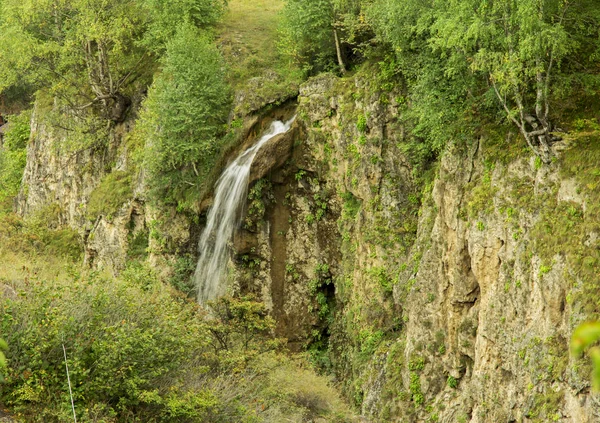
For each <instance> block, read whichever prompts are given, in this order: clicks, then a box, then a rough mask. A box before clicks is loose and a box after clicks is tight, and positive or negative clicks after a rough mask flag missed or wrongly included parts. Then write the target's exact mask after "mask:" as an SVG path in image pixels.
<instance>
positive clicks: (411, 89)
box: [367, 0, 600, 161]
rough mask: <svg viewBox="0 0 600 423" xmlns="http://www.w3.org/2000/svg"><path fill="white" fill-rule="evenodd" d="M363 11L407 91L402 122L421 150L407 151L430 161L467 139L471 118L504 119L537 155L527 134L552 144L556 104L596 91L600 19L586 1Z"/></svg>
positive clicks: (475, 2)
mask: <svg viewBox="0 0 600 423" xmlns="http://www.w3.org/2000/svg"><path fill="white" fill-rule="evenodd" d="M367 10H368V13H367V16H368V20H369V22H370V23H371V25H372V26H373V28H374V29H375V32H376V33H377V35H378V36H379V38H380V39H381V40H383V41H385V42H387V43H389V44H390V45H391V46H392V47H393V51H394V52H395V53H396V58H395V60H394V61H393V63H394V64H395V66H396V67H397V73H398V74H399V75H402V77H403V80H404V85H405V87H406V94H407V95H406V96H405V97H406V99H407V100H408V101H409V102H410V107H409V108H408V110H407V114H406V116H407V118H408V119H409V121H410V122H412V123H413V124H414V128H413V129H412V133H413V134H414V135H417V136H418V137H419V138H420V141H421V143H418V142H412V143H409V144H407V146H406V148H407V150H408V151H409V152H410V153H411V154H413V155H418V156H420V157H422V158H425V159H426V158H428V157H431V156H435V155H436V154H438V153H439V152H440V151H441V149H442V148H443V147H444V145H445V144H447V143H448V141H449V140H450V139H452V138H454V139H457V138H458V139H461V138H467V137H469V138H470V135H469V134H470V133H471V132H472V131H473V123H474V120H473V117H474V115H476V114H477V115H479V116H482V115H483V116H486V115H487V118H492V119H494V118H495V117H497V116H499V114H498V112H499V111H500V110H501V111H502V114H503V115H504V117H505V118H508V119H509V120H510V121H511V122H513V123H515V124H516V125H517V127H518V128H519V129H520V131H521V133H522V134H523V135H524V136H525V137H526V139H527V141H528V142H529V144H530V146H532V147H535V149H537V147H536V146H535V144H536V143H537V142H538V141H537V138H536V136H533V135H531V134H532V133H533V132H534V129H538V130H542V132H541V133H540V134H546V135H547V132H548V130H549V128H551V124H550V122H549V120H550V119H551V118H552V116H551V115H552V112H553V110H552V107H554V106H555V105H554V103H553V101H552V100H554V99H557V98H564V96H565V93H566V92H568V91H570V90H573V89H576V90H589V89H592V87H595V86H597V85H598V77H597V75H594V71H592V69H594V67H595V66H597V63H598V58H599V57H598V55H597V52H598V48H599V46H600V44H599V40H598V36H597V33H596V32H595V30H594V29H592V28H594V27H597V23H598V19H599V18H600V16H599V11H598V9H597V7H595V6H594V2H593V1H590V0H584V1H580V2H576V3H572V2H563V1H560V0H544V1H537V0H527V1H515V0H502V1H497V2H494V3H493V4H490V3H489V2H487V1H484V0H457V1H451V2H442V1H434V2H419V1H404V2H396V1H393V0H376V1H374V2H372V3H371V5H370V6H369V7H368V8H367ZM584 16H585V18H584ZM579 60H581V62H579ZM583 63H586V64H585V65H584V64H583ZM592 63H596V64H595V65H592ZM384 71H386V74H388V75H389V74H390V72H389V68H384ZM392 74H393V73H392ZM574 81H577V82H574ZM586 87H587V88H586ZM402 104H404V102H402ZM529 115H535V116H536V119H537V121H538V122H537V123H535V125H534V126H533V128H532V126H529V125H531V124H530V123H529V120H528V119H529V118H528V116H529ZM538 135H539V134H538ZM546 135H544V136H546ZM541 158H542V159H544V161H546V159H547V158H546V157H544V156H542V157H541Z"/></svg>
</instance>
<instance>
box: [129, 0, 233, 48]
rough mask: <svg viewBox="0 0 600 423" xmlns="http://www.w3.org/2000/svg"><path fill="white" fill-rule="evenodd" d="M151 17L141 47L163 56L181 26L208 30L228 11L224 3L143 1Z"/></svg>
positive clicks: (195, 0) (213, 0)
mask: <svg viewBox="0 0 600 423" xmlns="http://www.w3.org/2000/svg"><path fill="white" fill-rule="evenodd" d="M140 3H141V5H142V7H143V9H144V10H145V12H146V14H147V16H148V29H147V30H146V32H145V34H144V39H143V41H142V44H143V45H144V46H145V47H147V48H148V50H150V51H153V52H156V53H159V54H162V53H164V50H165V48H166V46H167V44H168V43H169V41H170V40H171V38H172V37H173V36H175V34H176V32H177V29H178V28H179V27H180V26H181V25H182V24H189V25H193V26H195V27H197V28H208V27H210V26H212V25H214V24H215V23H216V22H218V21H219V20H220V18H221V16H222V15H223V13H224V11H225V5H226V2H224V1H223V0H175V1H173V0H141V2H140Z"/></svg>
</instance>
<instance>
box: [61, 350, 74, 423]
mask: <svg viewBox="0 0 600 423" xmlns="http://www.w3.org/2000/svg"><path fill="white" fill-rule="evenodd" d="M62 347H63V353H64V354H65V367H66V368H67V381H68V382H69V395H70V396H71V408H72V409H73V420H75V423H77V415H76V414H75V403H74V402H73V392H72V391H71V377H70V376H69V365H68V364H67V350H66V349H65V344H62Z"/></svg>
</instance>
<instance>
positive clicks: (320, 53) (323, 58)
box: [279, 0, 335, 75]
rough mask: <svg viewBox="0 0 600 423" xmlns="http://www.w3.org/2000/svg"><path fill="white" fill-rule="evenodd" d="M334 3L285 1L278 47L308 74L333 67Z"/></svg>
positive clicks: (327, 1)
mask: <svg viewBox="0 0 600 423" xmlns="http://www.w3.org/2000/svg"><path fill="white" fill-rule="evenodd" d="M332 24H333V5H332V3H331V1H330V0H309V1H307V0H290V1H287V2H286V3H285V9H284V12H283V19H282V24H281V30H280V32H281V39H280V43H279V50H280V51H281V53H282V55H283V56H285V57H288V58H289V60H290V61H291V62H293V63H296V64H299V65H300V66H301V67H302V68H303V70H304V72H305V73H306V74H309V75H311V74H315V73H318V72H319V71H323V70H330V69H332V68H333V66H334V63H335V61H334V60H335V41H334V36H333V26H332Z"/></svg>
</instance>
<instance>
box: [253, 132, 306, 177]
mask: <svg viewBox="0 0 600 423" xmlns="http://www.w3.org/2000/svg"><path fill="white" fill-rule="evenodd" d="M298 136H299V135H298V126H293V127H292V128H291V129H290V130H289V131H288V132H286V133H283V134H280V135H277V136H276V137H273V138H271V139H270V140H269V141H267V143H266V144H265V145H263V146H262V147H261V148H260V150H258V152H257V153H256V157H255V158H254V161H253V162H252V167H251V168H250V176H249V181H250V182H254V181H256V180H257V179H260V178H263V177H264V176H265V175H267V174H268V173H269V172H271V171H273V170H274V169H278V168H280V167H281V166H282V165H283V164H284V163H285V162H286V161H287V160H288V159H289V158H290V157H291V155H292V147H293V145H294V141H295V140H296V139H298Z"/></svg>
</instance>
